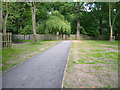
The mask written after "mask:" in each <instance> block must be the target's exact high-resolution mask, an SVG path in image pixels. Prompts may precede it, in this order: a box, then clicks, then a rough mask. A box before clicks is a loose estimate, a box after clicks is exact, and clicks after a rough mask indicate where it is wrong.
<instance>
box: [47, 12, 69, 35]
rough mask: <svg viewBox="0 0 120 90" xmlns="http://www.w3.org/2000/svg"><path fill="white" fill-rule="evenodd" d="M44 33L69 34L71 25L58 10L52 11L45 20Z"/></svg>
mask: <svg viewBox="0 0 120 90" xmlns="http://www.w3.org/2000/svg"><path fill="white" fill-rule="evenodd" d="M45 32H46V33H53V34H56V32H60V33H62V34H63V33H64V34H70V32H71V26H70V23H69V22H68V21H67V20H64V16H63V15H61V14H60V13H59V12H58V11H54V12H53V13H52V14H51V15H50V16H49V18H48V20H47V21H46V29H45Z"/></svg>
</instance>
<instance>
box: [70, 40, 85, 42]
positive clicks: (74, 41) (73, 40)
mask: <svg viewBox="0 0 120 90" xmlns="http://www.w3.org/2000/svg"><path fill="white" fill-rule="evenodd" d="M72 42H83V41H80V40H72Z"/></svg>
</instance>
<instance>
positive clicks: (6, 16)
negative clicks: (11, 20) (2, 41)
mask: <svg viewBox="0 0 120 90" xmlns="http://www.w3.org/2000/svg"><path fill="white" fill-rule="evenodd" d="M5 5H6V15H5V17H4V18H3V20H2V21H3V22H2V24H3V26H2V28H3V34H6V23H7V18H8V2H7V1H6V4H5Z"/></svg>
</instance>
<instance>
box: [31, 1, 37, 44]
mask: <svg viewBox="0 0 120 90" xmlns="http://www.w3.org/2000/svg"><path fill="white" fill-rule="evenodd" d="M31 8H32V31H33V42H34V43H36V42H37V35H36V6H35V2H32V7H31Z"/></svg>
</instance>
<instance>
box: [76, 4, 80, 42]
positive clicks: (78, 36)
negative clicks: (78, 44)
mask: <svg viewBox="0 0 120 90" xmlns="http://www.w3.org/2000/svg"><path fill="white" fill-rule="evenodd" d="M77 15H78V19H77V32H76V34H77V35H76V37H77V40H80V17H79V15H80V2H77Z"/></svg>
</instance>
